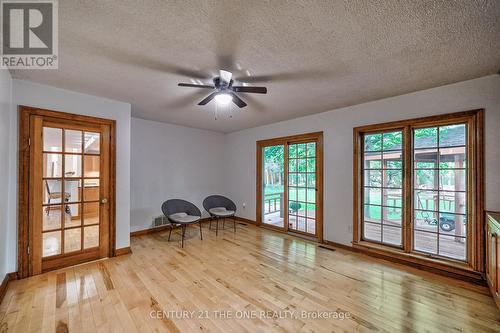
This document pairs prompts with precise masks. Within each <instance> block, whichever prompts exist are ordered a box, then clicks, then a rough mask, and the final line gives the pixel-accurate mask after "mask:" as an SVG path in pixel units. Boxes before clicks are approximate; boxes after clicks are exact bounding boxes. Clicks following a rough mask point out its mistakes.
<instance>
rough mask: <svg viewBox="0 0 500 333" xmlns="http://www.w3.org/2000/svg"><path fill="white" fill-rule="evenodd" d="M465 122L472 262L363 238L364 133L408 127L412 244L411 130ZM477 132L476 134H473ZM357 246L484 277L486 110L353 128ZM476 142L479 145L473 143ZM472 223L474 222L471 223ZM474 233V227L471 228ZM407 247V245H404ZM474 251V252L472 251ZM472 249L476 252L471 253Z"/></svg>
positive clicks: (427, 266) (407, 237)
mask: <svg viewBox="0 0 500 333" xmlns="http://www.w3.org/2000/svg"><path fill="white" fill-rule="evenodd" d="M457 122H463V123H466V124H467V125H468V127H469V128H468V134H467V135H468V136H469V137H468V139H467V142H469V144H468V146H467V153H468V159H469V160H468V161H467V165H468V168H469V175H468V176H467V177H468V178H467V181H468V183H469V184H470V186H471V188H472V190H471V191H470V193H469V198H468V201H467V204H468V208H467V211H468V214H469V215H470V218H471V221H472V220H473V221H474V227H475V228H474V230H473V231H474V232H473V233H471V235H472V236H473V237H471V238H470V239H469V238H468V240H467V241H468V242H470V245H468V258H469V259H470V262H468V263H462V262H458V261H455V260H453V259H446V260H445V259H443V258H437V257H435V256H434V257H433V256H430V255H425V254H419V253H416V251H412V249H411V248H412V246H411V247H409V246H408V247H407V248H406V250H405V249H392V248H391V247H389V246H386V245H379V244H375V243H373V242H369V241H365V240H363V239H362V227H361V224H362V221H361V220H362V216H363V208H362V207H361V204H362V198H361V195H362V183H363V175H362V173H361V172H362V170H363V167H362V165H363V163H362V159H361V158H362V142H361V138H362V135H364V134H365V133H371V132H380V131H386V130H392V129H402V128H406V135H405V136H406V142H404V147H403V154H406V155H405V159H404V166H403V169H404V170H405V171H404V175H405V179H406V182H405V183H404V184H403V187H405V188H406V189H408V191H407V192H409V193H406V196H405V198H404V200H405V201H404V202H405V208H404V213H403V223H406V224H407V225H406V235H403V236H404V237H405V238H404V239H403V241H406V242H407V243H408V244H409V242H410V241H411V239H412V237H411V232H412V230H413V202H412V199H413V196H412V194H411V192H412V190H413V188H412V181H413V173H412V172H413V167H412V154H413V150H412V138H411V130H413V129H414V128H420V127H428V126H442V125H446V124H454V123H457ZM473 135H475V136H473ZM353 140H354V141H353V148H354V151H353V179H354V181H353V186H354V187H353V241H352V244H353V247H354V248H356V249H357V250H358V251H360V252H364V253H368V254H370V253H371V254H374V255H383V256H387V257H391V258H393V259H394V260H398V261H400V262H402V263H405V264H407V265H415V266H417V267H419V268H422V269H428V270H436V271H441V272H444V273H445V274H455V275H456V276H468V277H472V278H474V279H481V275H482V274H483V272H484V265H485V255H484V253H485V225H484V109H476V110H470V111H462V112H456V113H448V114H441V115H436V116H429V117H421V118H413V119H406V120H401V121H392V122H387V123H381V124H373V125H367V126H361V127H356V128H354V129H353ZM473 143H475V145H474V144H473ZM469 225H472V224H469ZM469 232H470V230H469ZM403 246H404V244H403ZM472 250H473V251H472ZM471 251H472V252H473V254H471Z"/></svg>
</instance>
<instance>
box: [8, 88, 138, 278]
mask: <svg viewBox="0 0 500 333" xmlns="http://www.w3.org/2000/svg"><path fill="white" fill-rule="evenodd" d="M12 104H13V107H12V112H11V119H10V123H11V126H10V129H11V131H10V154H9V161H10V165H9V174H10V177H9V178H10V180H11V182H10V187H9V198H10V201H9V218H8V221H9V227H10V228H9V231H8V235H7V238H8V239H9V240H10V241H9V243H8V245H7V246H8V249H7V257H8V265H7V268H8V270H9V271H10V272H13V271H16V265H17V248H16V245H17V181H16V180H17V159H18V156H17V155H18V154H17V141H18V121H17V120H18V116H17V106H18V105H26V106H34V107H39V108H44V109H50V110H55V111H63V112H69V113H75V114H82V115H88V116H96V117H101V118H107V119H114V120H116V142H117V145H116V150H117V151H116V192H117V193H116V194H117V196H116V247H117V248H122V247H127V246H129V243H130V237H129V234H130V119H131V111H130V104H128V103H123V102H118V101H114V100H110V99H105V98H99V97H95V96H91V95H86V94H80V93H76V92H72V91H69V90H63V89H57V88H53V87H50V86H45V85H41V84H36V83H31V82H27V81H20V80H13V87H12Z"/></svg>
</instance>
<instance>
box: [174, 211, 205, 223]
mask: <svg viewBox="0 0 500 333" xmlns="http://www.w3.org/2000/svg"><path fill="white" fill-rule="evenodd" d="M168 218H169V219H170V220H172V221H173V222H176V223H193V222H197V221H199V220H200V218H201V216H195V215H188V214H186V213H176V214H172V215H169V216H168Z"/></svg>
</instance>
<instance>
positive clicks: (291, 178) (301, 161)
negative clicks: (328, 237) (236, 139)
mask: <svg viewBox="0 0 500 333" xmlns="http://www.w3.org/2000/svg"><path fill="white" fill-rule="evenodd" d="M257 160H258V165H257V202H258V205H257V220H258V223H259V224H261V225H263V226H266V227H270V228H274V229H277V230H280V231H283V232H291V233H295V234H300V235H304V236H307V237H312V238H316V239H319V240H320V239H322V219H321V217H322V190H321V188H322V133H311V134H304V135H298V136H291V137H284V138H276V139H271V140H264V141H259V142H257Z"/></svg>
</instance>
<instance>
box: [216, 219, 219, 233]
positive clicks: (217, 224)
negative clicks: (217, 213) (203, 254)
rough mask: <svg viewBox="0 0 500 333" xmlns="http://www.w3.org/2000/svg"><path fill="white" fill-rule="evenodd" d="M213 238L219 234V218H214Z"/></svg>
mask: <svg viewBox="0 0 500 333" xmlns="http://www.w3.org/2000/svg"><path fill="white" fill-rule="evenodd" d="M215 223H216V224H215V236H217V235H218V234H219V218H218V217H216V218H215Z"/></svg>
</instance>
